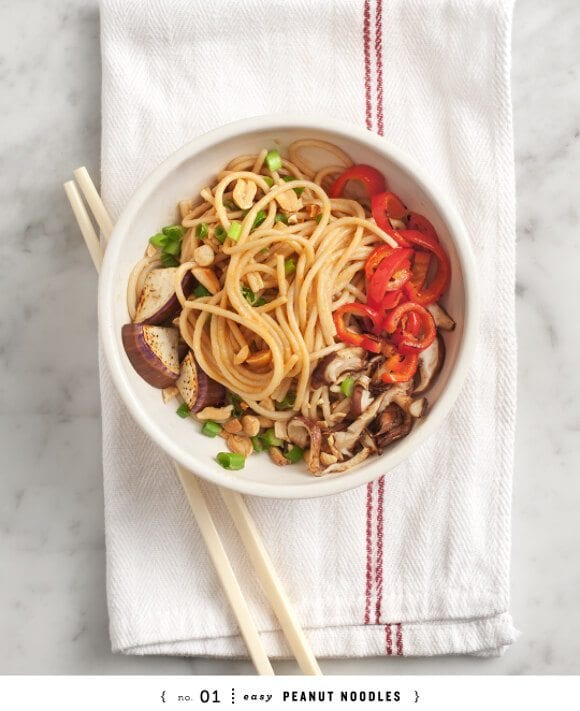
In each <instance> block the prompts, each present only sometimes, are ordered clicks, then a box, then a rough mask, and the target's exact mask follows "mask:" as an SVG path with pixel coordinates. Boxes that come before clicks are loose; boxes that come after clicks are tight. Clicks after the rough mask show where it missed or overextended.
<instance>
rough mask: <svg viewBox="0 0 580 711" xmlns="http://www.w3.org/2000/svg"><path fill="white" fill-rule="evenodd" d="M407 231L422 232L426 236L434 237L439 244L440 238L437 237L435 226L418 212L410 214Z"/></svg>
mask: <svg viewBox="0 0 580 711" xmlns="http://www.w3.org/2000/svg"><path fill="white" fill-rule="evenodd" d="M407 229H408V230H417V231H418V232H422V233H423V234H424V235H427V236H428V237H433V239H434V240H435V241H436V242H439V237H438V236H437V232H436V231H435V228H434V227H433V225H432V224H431V223H430V222H429V220H428V219H427V218H426V217H425V216H424V215H421V214H419V213H418V212H409V213H408V217H407Z"/></svg>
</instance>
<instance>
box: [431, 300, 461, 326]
mask: <svg viewBox="0 0 580 711" xmlns="http://www.w3.org/2000/svg"><path fill="white" fill-rule="evenodd" d="M427 311H429V313H430V314H431V316H433V320H434V321H435V325H436V326H437V328H440V329H442V330H443V331H453V329H454V328H455V321H454V320H453V319H452V318H451V316H450V315H449V314H448V313H447V311H445V309H444V308H443V306H441V304H439V303H435V304H429V306H427Z"/></svg>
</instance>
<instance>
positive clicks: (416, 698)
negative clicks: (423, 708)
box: [415, 689, 419, 703]
mask: <svg viewBox="0 0 580 711" xmlns="http://www.w3.org/2000/svg"><path fill="white" fill-rule="evenodd" d="M417 701H419V692H418V691H417V689H415V703H417Z"/></svg>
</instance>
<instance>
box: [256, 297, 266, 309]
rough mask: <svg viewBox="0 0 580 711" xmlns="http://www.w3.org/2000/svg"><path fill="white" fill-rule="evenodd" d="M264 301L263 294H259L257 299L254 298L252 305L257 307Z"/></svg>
mask: <svg viewBox="0 0 580 711" xmlns="http://www.w3.org/2000/svg"><path fill="white" fill-rule="evenodd" d="M265 303H266V299H265V298H264V297H263V296H260V298H259V299H256V301H255V303H254V304H253V305H254V307H258V306H263V305H264V304H265Z"/></svg>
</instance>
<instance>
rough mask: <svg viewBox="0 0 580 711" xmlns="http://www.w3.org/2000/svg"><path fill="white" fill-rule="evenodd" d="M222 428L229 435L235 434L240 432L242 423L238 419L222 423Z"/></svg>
mask: <svg viewBox="0 0 580 711" xmlns="http://www.w3.org/2000/svg"><path fill="white" fill-rule="evenodd" d="M223 428H224V430H225V431H226V432H229V434H237V433H238V432H241V431H242V423H241V422H240V421H239V420H238V419H235V418H234V419H232V420H228V421H227V422H224V424H223Z"/></svg>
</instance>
